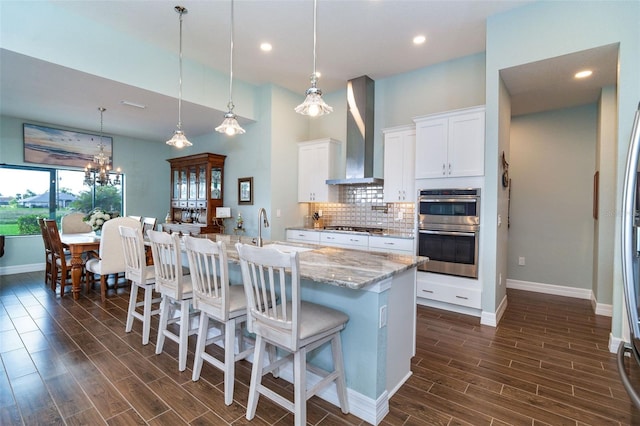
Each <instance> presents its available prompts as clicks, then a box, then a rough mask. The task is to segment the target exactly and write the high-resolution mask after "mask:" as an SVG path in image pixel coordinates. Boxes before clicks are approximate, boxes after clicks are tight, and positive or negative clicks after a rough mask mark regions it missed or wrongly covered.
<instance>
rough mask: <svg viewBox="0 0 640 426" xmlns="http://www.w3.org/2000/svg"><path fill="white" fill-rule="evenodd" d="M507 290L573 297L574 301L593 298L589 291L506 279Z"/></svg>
mask: <svg viewBox="0 0 640 426" xmlns="http://www.w3.org/2000/svg"><path fill="white" fill-rule="evenodd" d="M507 288H513V289H516V290H526V291H533V292H536V293H545V294H555V295H556V296H566V297H574V298H576V299H587V300H591V299H592V298H593V292H592V291H591V289H586V288H576V287H566V286H561V285H555V284H543V283H534V282H531V281H520V280H511V279H507Z"/></svg>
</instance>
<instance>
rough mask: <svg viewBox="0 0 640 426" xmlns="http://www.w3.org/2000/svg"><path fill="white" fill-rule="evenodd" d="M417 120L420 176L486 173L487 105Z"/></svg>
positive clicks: (456, 175) (417, 157) (417, 149)
mask: <svg viewBox="0 0 640 426" xmlns="http://www.w3.org/2000/svg"><path fill="white" fill-rule="evenodd" d="M414 121H415V123H416V153H415V177H416V179H422V178H443V177H459V176H482V175H484V107H474V108H466V109H461V110H456V111H451V112H446V113H441V114H433V115H428V116H425V117H420V118H416V119H414Z"/></svg>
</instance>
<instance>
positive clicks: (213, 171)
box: [162, 153, 226, 234]
mask: <svg viewBox="0 0 640 426" xmlns="http://www.w3.org/2000/svg"><path fill="white" fill-rule="evenodd" d="M225 158H226V156H225V155H219V154H211V153H202V154H195V155H188V156H186V157H179V158H170V159H168V160H167V161H168V162H169V164H171V204H170V208H169V217H171V223H164V224H162V227H163V229H164V230H167V231H168V230H170V231H172V232H182V233H183V234H189V233H191V234H204V233H215V232H220V226H219V225H218V224H217V222H216V217H215V216H216V207H222V204H223V188H224V160H225Z"/></svg>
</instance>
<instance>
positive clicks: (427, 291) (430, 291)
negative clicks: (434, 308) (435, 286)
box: [422, 290, 433, 293]
mask: <svg viewBox="0 0 640 426" xmlns="http://www.w3.org/2000/svg"><path fill="white" fill-rule="evenodd" d="M422 291H423V292H424V293H433V290H422Z"/></svg>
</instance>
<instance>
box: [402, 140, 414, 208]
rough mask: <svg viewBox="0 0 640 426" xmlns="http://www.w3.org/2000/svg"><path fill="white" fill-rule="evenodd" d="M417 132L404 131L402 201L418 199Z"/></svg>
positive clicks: (407, 201) (408, 201) (411, 201)
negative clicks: (416, 167)
mask: <svg viewBox="0 0 640 426" xmlns="http://www.w3.org/2000/svg"><path fill="white" fill-rule="evenodd" d="M415 157H416V132H415V130H412V131H407V132H405V133H404V138H403V143H402V202H405V203H413V202H415V201H416V193H415V192H416V169H415V161H416V160H415Z"/></svg>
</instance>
